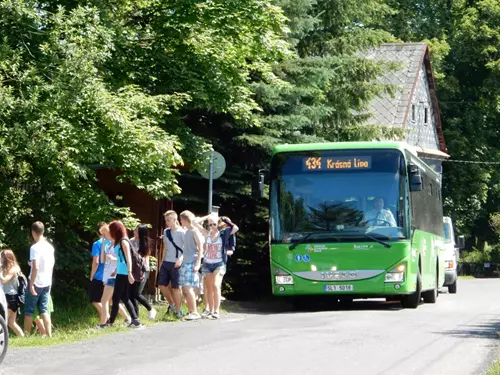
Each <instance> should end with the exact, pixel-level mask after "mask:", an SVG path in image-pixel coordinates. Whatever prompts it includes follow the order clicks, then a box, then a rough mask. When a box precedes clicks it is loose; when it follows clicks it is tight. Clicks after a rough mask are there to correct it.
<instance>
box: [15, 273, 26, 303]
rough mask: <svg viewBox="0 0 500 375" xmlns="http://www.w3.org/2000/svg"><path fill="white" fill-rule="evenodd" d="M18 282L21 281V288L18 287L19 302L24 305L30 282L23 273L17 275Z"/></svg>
mask: <svg viewBox="0 0 500 375" xmlns="http://www.w3.org/2000/svg"><path fill="white" fill-rule="evenodd" d="M17 280H18V281H19V286H18V287H17V300H18V301H19V303H20V304H22V305H24V301H25V300H26V289H28V280H27V279H26V276H24V274H23V273H22V272H19V274H18V275H17Z"/></svg>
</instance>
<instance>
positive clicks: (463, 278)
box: [458, 276, 475, 280]
mask: <svg viewBox="0 0 500 375" xmlns="http://www.w3.org/2000/svg"><path fill="white" fill-rule="evenodd" d="M458 278H459V279H460V280H469V279H475V277H474V276H458Z"/></svg>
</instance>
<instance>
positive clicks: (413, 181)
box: [408, 164, 423, 191]
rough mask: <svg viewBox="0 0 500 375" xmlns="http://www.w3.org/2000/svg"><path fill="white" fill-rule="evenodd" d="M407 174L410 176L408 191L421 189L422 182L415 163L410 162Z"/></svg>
mask: <svg viewBox="0 0 500 375" xmlns="http://www.w3.org/2000/svg"><path fill="white" fill-rule="evenodd" d="M408 174H409V177H410V191H422V190H423V182H422V175H421V174H420V169H419V168H418V167H417V166H416V165H414V164H410V166H409V167H408Z"/></svg>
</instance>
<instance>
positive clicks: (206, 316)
mask: <svg viewBox="0 0 500 375" xmlns="http://www.w3.org/2000/svg"><path fill="white" fill-rule="evenodd" d="M209 316H210V311H208V310H207V309H205V310H203V312H202V313H201V317H202V318H203V319H207V318H208V317H209Z"/></svg>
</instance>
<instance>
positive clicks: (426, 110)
mask: <svg viewBox="0 0 500 375" xmlns="http://www.w3.org/2000/svg"><path fill="white" fill-rule="evenodd" d="M424 124H425V125H428V124H429V107H425V108H424Z"/></svg>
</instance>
